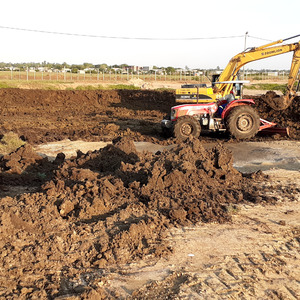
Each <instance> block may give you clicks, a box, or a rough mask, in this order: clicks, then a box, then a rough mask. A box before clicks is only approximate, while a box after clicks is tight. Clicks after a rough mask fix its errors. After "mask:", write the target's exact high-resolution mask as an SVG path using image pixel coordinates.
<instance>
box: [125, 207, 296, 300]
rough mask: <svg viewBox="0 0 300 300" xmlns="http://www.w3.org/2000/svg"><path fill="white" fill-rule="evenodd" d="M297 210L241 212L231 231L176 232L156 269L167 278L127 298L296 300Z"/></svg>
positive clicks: (213, 228) (226, 228) (215, 228)
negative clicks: (171, 251) (164, 259)
mask: <svg viewBox="0 0 300 300" xmlns="http://www.w3.org/2000/svg"><path fill="white" fill-rule="evenodd" d="M259 210H260V211H259ZM262 210H265V212H266V215H267V219H265V220H264V219H263V212H262ZM276 210H277V211H276ZM299 210H300V203H299V201H296V202H294V203H282V204H281V205H279V206H278V207H277V208H275V207H271V206H270V207H268V206H267V207H265V206H264V207H259V208H254V207H252V208H246V209H243V208H242V211H241V213H238V214H237V215H236V216H235V220H234V221H233V223H232V224H231V225H224V226H223V225H216V224H210V225H207V226H206V225H204V227H202V226H201V227H194V228H185V229H184V230H182V229H176V230H175V231H173V235H171V237H170V238H171V242H172V244H173V245H175V246H174V254H173V256H172V257H171V258H170V260H169V261H168V262H167V263H158V264H157V268H158V269H159V270H163V269H165V270H169V275H166V277H165V278H164V279H163V280H159V281H153V282H152V283H150V284H146V285H145V286H143V287H141V288H139V289H137V290H136V291H134V292H133V294H132V295H133V297H132V298H133V299H143V296H142V294H143V293H147V297H146V299H153V298H155V297H156V296H157V295H162V294H163V295H165V296H166V297H169V298H168V299H300V282H299V278H300V223H299V219H298V217H297V216H299ZM278 211H280V213H278ZM253 215H254V216H255V217H254V216H253ZM249 216H251V217H249ZM284 216H285V218H284ZM237 237H238V238H239V239H236V238H237ZM209 240H210V241H209ZM237 240H238V241H239V243H236V241H237ZM226 242H227V243H226ZM176 245H177V246H176ZM223 254H224V255H223ZM154 270H155V268H152V272H154ZM153 277H154V276H153ZM178 278H181V279H182V280H181V281H179V280H178ZM123 284H124V283H123ZM171 286H173V287H174V286H176V288H172V289H170V288H169V289H168V287H171ZM165 299H167V298H165Z"/></svg>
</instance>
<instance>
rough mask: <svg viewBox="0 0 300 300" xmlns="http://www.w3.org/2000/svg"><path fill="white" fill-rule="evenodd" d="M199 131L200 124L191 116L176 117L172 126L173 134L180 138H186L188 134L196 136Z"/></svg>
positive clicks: (198, 134)
mask: <svg viewBox="0 0 300 300" xmlns="http://www.w3.org/2000/svg"><path fill="white" fill-rule="evenodd" d="M200 133H201V125H200V123H199V121H198V120H196V119H195V118H194V117H191V116H183V117H180V118H178V120H177V121H176V123H175V126H174V136H175V138H177V139H180V140H186V139H187V138H188V137H189V136H190V135H191V136H193V137H195V138H198V137H199V136H200Z"/></svg>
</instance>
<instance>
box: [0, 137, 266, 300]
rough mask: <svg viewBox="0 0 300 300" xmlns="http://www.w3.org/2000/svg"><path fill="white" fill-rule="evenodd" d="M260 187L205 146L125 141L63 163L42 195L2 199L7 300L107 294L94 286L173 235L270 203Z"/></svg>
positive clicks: (162, 248)
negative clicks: (146, 146) (153, 146)
mask: <svg viewBox="0 0 300 300" xmlns="http://www.w3.org/2000/svg"><path fill="white" fill-rule="evenodd" d="M23 150H24V149H23ZM18 151H21V150H18ZM18 151H17V152H18ZM18 153H20V152H18ZM11 155H12V154H11ZM38 161H39V160H38ZM53 164H54V163H53ZM252 182H253V179H251V178H250V177H249V178H245V177H243V176H242V175H241V174H240V173H239V172H238V171H236V170H235V169H234V168H233V167H232V155H231V153H230V152H229V151H228V150H227V149H225V148H223V146H222V145H218V146H217V147H215V148H214V149H213V150H211V151H206V150H205V149H204V148H203V147H202V145H201V143H200V141H199V140H188V141H187V142H186V143H184V144H180V145H178V146H177V147H175V148H173V149H171V150H168V151H164V152H162V153H160V152H158V153H156V154H152V153H148V152H145V153H138V152H137V151H136V149H135V147H134V144H133V142H132V140H131V139H128V138H123V139H117V140H116V141H115V143H114V144H113V145H108V146H107V147H105V148H103V149H101V150H99V151H94V152H88V153H86V154H83V153H81V152H78V153H77V157H74V158H72V159H70V160H64V159H61V160H60V163H59V164H58V163H56V169H55V171H54V174H53V178H52V179H51V180H49V181H47V182H46V183H45V184H43V186H42V187H41V192H39V193H32V194H22V195H20V196H18V197H14V198H11V197H6V198H2V199H1V200H0V211H1V227H0V236H1V239H0V245H1V248H2V252H1V256H0V266H1V269H2V277H1V278H2V279H0V282H1V286H2V289H1V297H11V298H22V297H23V298H25V297H30V298H46V297H50V298H53V297H56V296H59V295H66V294H78V293H79V294H80V293H82V292H85V294H86V295H88V294H90V293H96V294H97V295H98V297H100V296H99V293H100V294H101V293H104V294H105V291H104V290H101V289H100V290H99V289H97V292H96V291H94V292H91V289H93V288H94V287H95V286H99V285H98V284H99V283H100V282H103V281H105V280H106V279H105V278H106V273H107V272H109V269H110V268H112V267H114V266H116V265H118V264H124V263H130V262H132V261H134V260H136V259H142V258H151V257H152V258H153V257H161V256H166V255H168V254H169V253H170V251H172V249H170V248H169V246H168V245H167V244H166V243H165V241H164V238H165V236H166V234H167V231H166V229H169V228H171V227H173V226H177V225H178V224H180V225H182V224H196V223H198V222H212V221H213V222H225V221H230V219H231V216H230V210H231V209H232V207H233V206H234V205H235V204H236V203H239V202H242V201H245V200H246V201H249V200H250V201H261V200H263V198H262V196H260V195H259V193H258V192H255V191H253V188H252ZM250 195H251V196H250ZM265 200H270V199H265Z"/></svg>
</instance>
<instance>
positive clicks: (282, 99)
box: [262, 91, 294, 110]
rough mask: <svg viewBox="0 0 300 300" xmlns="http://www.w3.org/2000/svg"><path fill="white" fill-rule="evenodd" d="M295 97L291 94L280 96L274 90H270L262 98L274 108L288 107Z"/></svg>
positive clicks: (283, 108) (282, 108)
mask: <svg viewBox="0 0 300 300" xmlns="http://www.w3.org/2000/svg"><path fill="white" fill-rule="evenodd" d="M293 99H294V97H293V96H291V95H290V94H287V95H284V96H279V95H277V94H276V93H275V92H274V91H268V92H267V93H266V94H265V95H264V96H262V100H263V101H265V102H266V103H267V104H268V105H269V106H270V107H271V108H273V109H274V110H285V109H287V108H288V107H289V106H290V105H291V103H292V101H293Z"/></svg>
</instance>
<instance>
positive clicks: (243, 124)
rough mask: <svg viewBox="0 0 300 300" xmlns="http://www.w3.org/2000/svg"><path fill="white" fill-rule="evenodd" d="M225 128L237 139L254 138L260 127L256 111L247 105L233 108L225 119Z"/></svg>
mask: <svg viewBox="0 0 300 300" xmlns="http://www.w3.org/2000/svg"><path fill="white" fill-rule="evenodd" d="M225 124H226V128H227V130H228V131H229V133H230V135H231V136H233V137H235V138H237V139H249V138H252V137H254V136H255V135H256V134H257V132H258V130H259V126H260V118H259V115H258V113H257V111H256V110H255V109H254V108H253V107H251V106H248V105H243V106H238V107H234V108H233V109H232V110H231V111H230V112H229V113H228V116H227V117H226V119H225Z"/></svg>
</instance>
